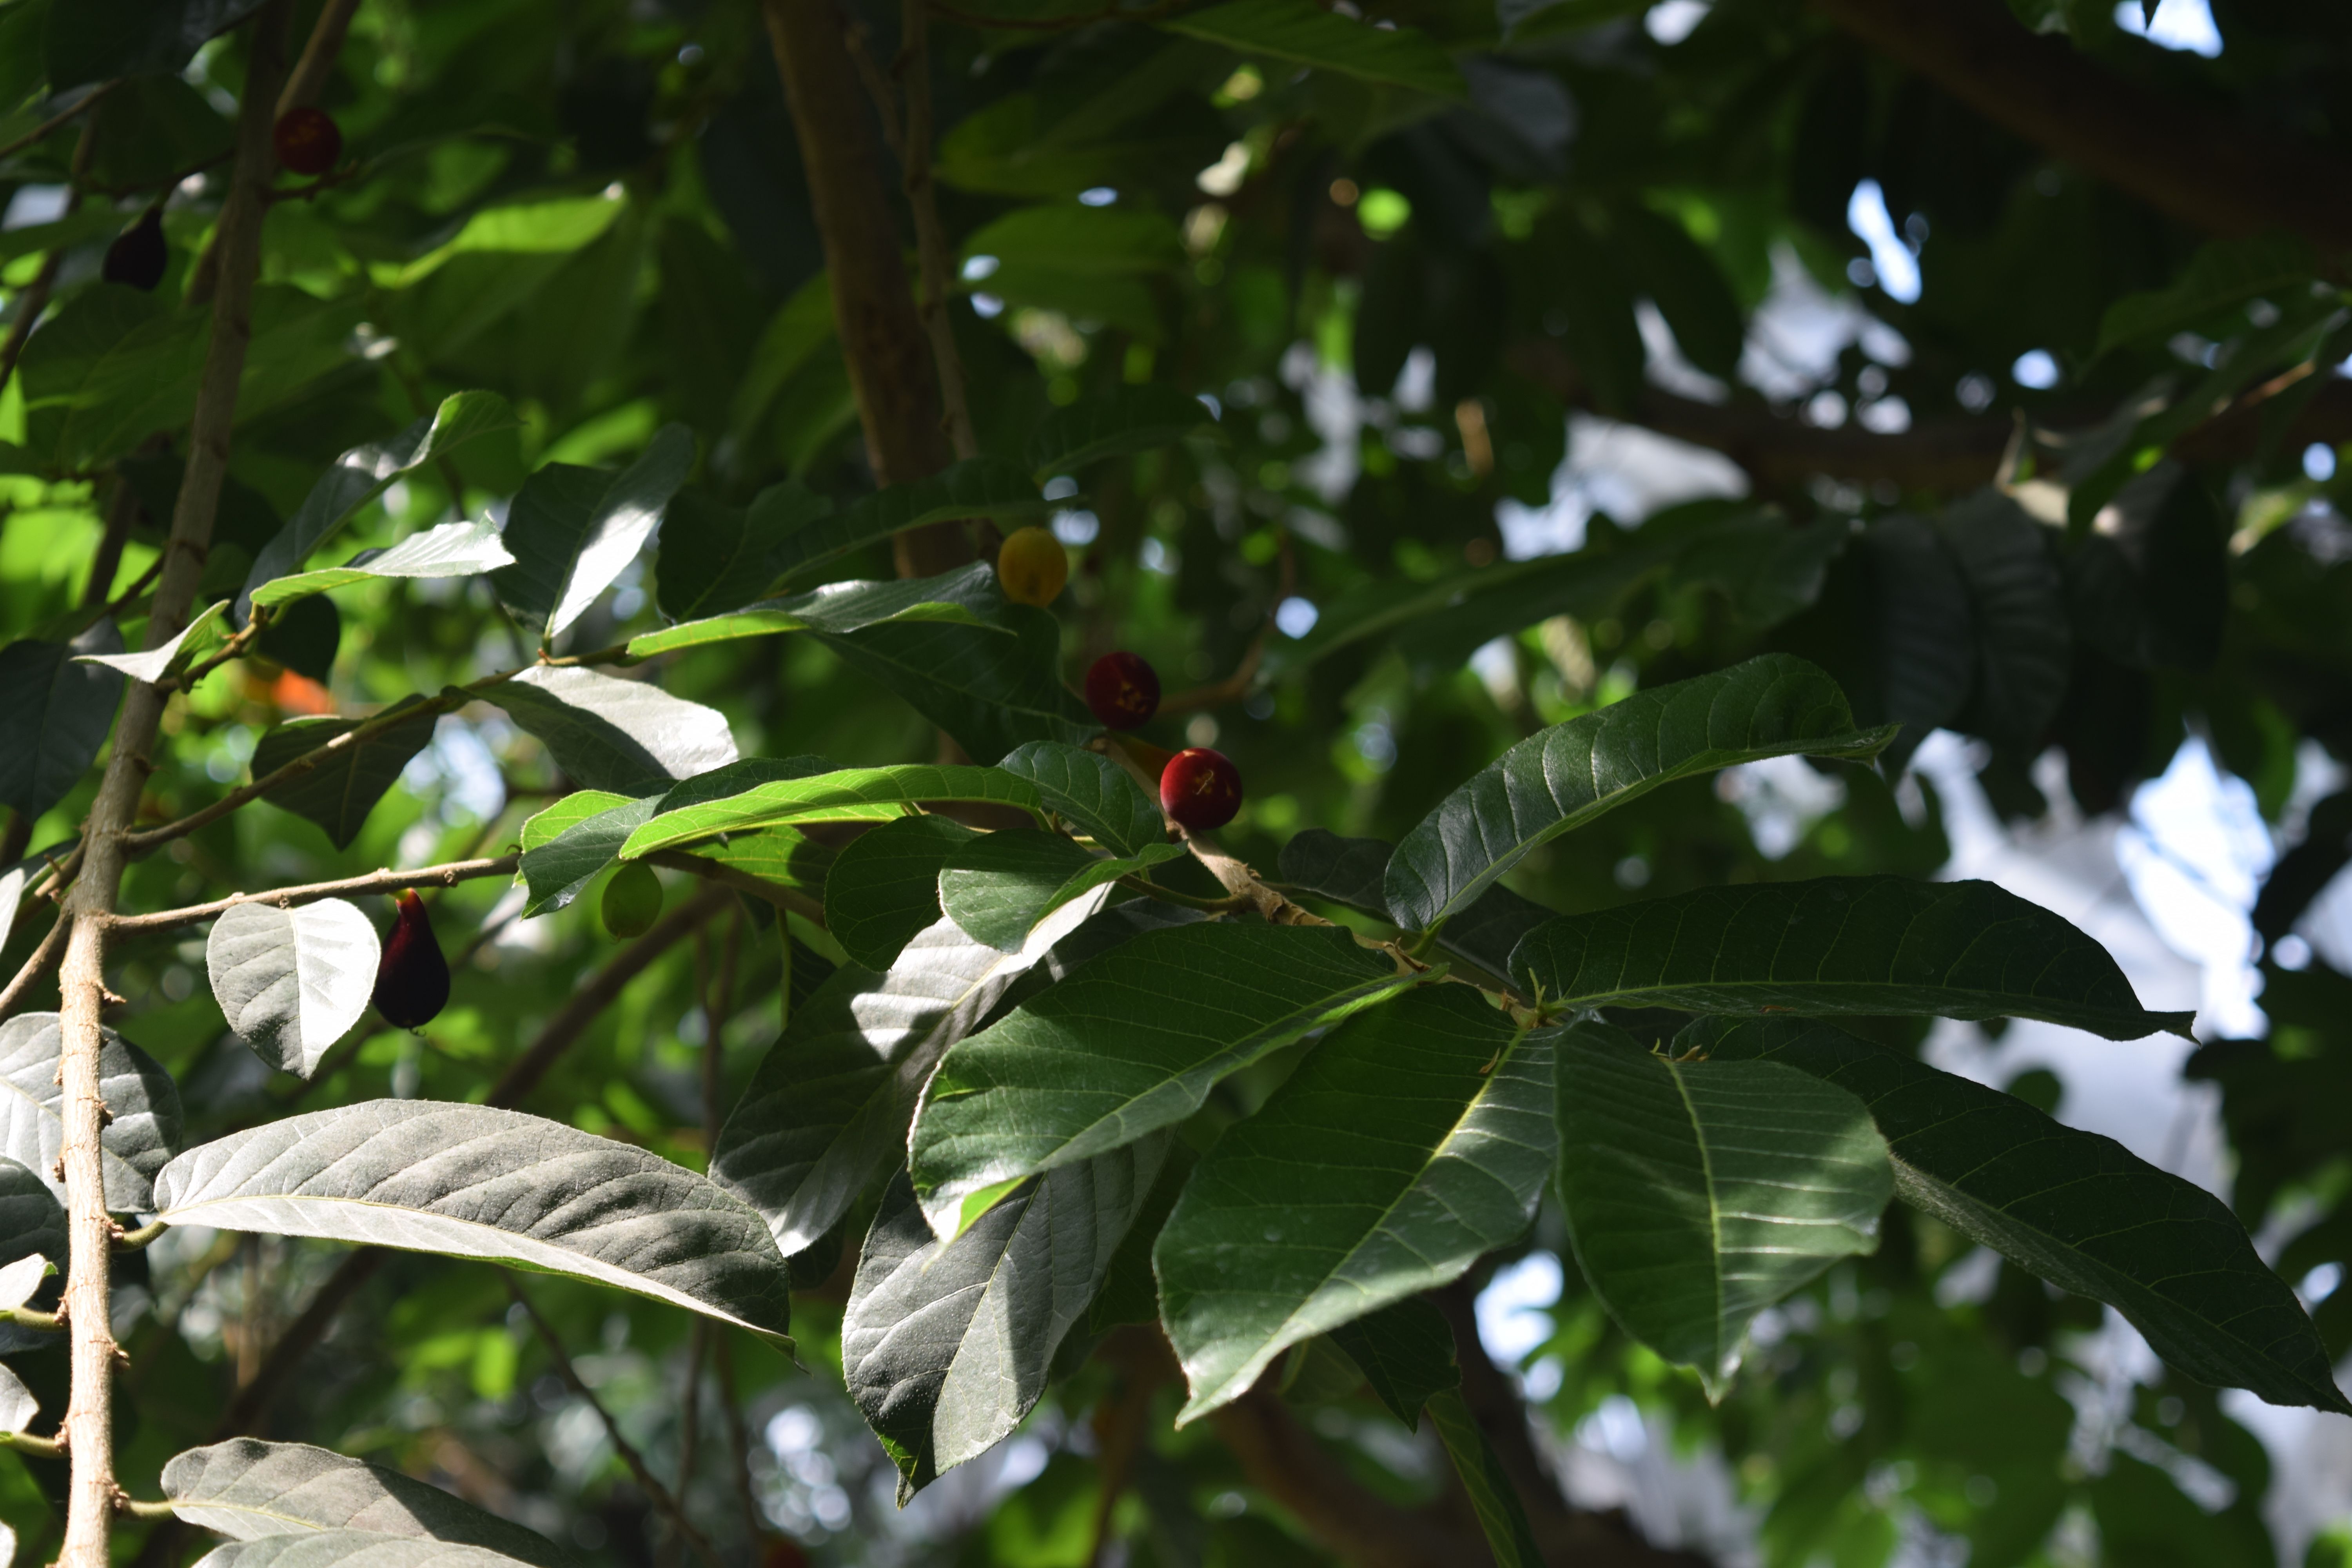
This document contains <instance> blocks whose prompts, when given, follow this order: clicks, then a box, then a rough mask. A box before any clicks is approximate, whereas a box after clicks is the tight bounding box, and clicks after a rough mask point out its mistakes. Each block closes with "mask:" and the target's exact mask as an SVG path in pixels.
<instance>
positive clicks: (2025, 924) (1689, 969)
mask: <svg viewBox="0 0 2352 1568" xmlns="http://www.w3.org/2000/svg"><path fill="white" fill-rule="evenodd" d="M1511 973H1512V974H1513V975H1514V976H1515V977H1516V978H1517V979H1518V980H1519V981H1521V982H1522V983H1523V984H1528V985H1530V986H1539V987H1541V989H1542V995H1543V998H1544V1001H1545V1003H1546V1005H1556V1006H1560V1007H1678V1008H1681V1009H1682V1010H1684V1011H1685V1012H1690V1013H1723V1014H1734V1015H1750V1016H1752V1015H1756V1014H1762V1013H1772V1012H1785V1013H1794V1014H1799V1015H1805V1016H1831V1015H1834V1014H1875V1013H1933V1014H1936V1015H1938V1016H1943V1017H1947V1018H2041V1019H2044V1020H2046V1021H2048V1022H2050V1023H2053V1024H2064V1025H2066V1026H2070V1027H2072V1028H2077V1029H2088V1030H2090V1031H2091V1032H2092V1033H2093V1034H2095V1035H2101V1036H2105V1037H2106V1038H2108V1039H2111V1040H2136V1039H2138V1038H2140V1037H2143V1036H2146V1035H2152V1034H2155V1033H2156V1032H2158V1030H2169V1031H2171V1032H2172V1033H2175V1034H2179V1035H2186V1034H2188V1032H2189V1019H2190V1018H2191V1016H2193V1015H2191V1014H2188V1013H2150V1012H2147V1011H2145V1010H2143V1009H2142V1008H2141V1006H2140V1005H2139V998H2138V997H2137V996H2136V995H2134V994H2133V993H2132V988H2131V982H2130V981H2128V980H2126V979H2125V978H2124V973H2123V971H2122V970H2120V969H2118V968H2116V961H2115V960H2114V959H2112V958H2110V957H2109V956H2107V950H2106V949H2105V948H2103V947H2101V946H2100V945H2099V944H2098V943H2097V942H2094V941H2092V940H2091V939H2090V938H2089V937H2087V936H2085V935H2084V934H2083V933H2082V932H2081V931H2077V930H2076V929H2075V928H2074V926H2072V925H2070V924H2068V923H2067V922H2066V921H2064V920H2063V919H2061V918H2060V917H2058V916H2057V915H2053V914H2052V913H2051V912H2050V911H2049V910H2045V909H2043V908H2042V907H2041V906H2040V905H2039V904H2032V903H2028V902H2026V901H2025V900H2023V899H2021V898H2019V897H2018V896H2017V895H2016V894H2014V893H2010V892H2006V891H2004V890H2002V889H2000V888H1997V887H1994V886H1993V885H1992V884H1991V883H1990V882H1917V881H1913V880H1911V879H1908V878H1905V877H1823V878H1820V879H1816V880H1812V881H1806V882H1774V883H1767V884H1762V885H1749V886H1747V887H1738V888H1701V889H1696V890H1695V891H1692V892H1688V893H1677V894H1675V895H1674V896H1673V897H1670V898H1664V899H1652V900H1647V901H1646V902H1643V903H1638V904H1627V905H1624V906H1622V907H1621V908H1618V909H1614V910H1604V911H1601V912H1600V913H1597V914H1590V915H1562V916H1560V917H1559V919H1557V920H1554V921H1549V922H1548V923H1546V924H1544V925H1541V926H1538V928H1536V930H1535V931H1531V932H1529V933H1528V936H1527V937H1526V938H1525V939H1524V940H1522V941H1521V942H1520V943H1519V945H1518V948H1517V951H1516V952H1513V953H1512V954H1511Z"/></svg>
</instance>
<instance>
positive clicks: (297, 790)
mask: <svg viewBox="0 0 2352 1568" xmlns="http://www.w3.org/2000/svg"><path fill="white" fill-rule="evenodd" d="M423 704H424V699H423V698H420V697H404V698H402V699H401V700H399V701H398V702H396V703H394V705H393V706H392V707H391V708H390V709H388V710H386V711H388V712H394V713H397V712H399V711H400V710H402V709H404V708H419V707H422V706H423ZM378 717H381V715H378ZM437 721H438V719H437V716H436V715H435V714H432V713H425V712H419V713H415V714H413V715H411V716H410V717H408V718H406V719H404V720H402V721H399V722H398V723H396V724H394V725H392V726H391V727H390V728H389V729H385V730H381V731H377V732H376V733H375V734H373V735H371V736H370V737H368V738H367V739H366V740H364V741H362V742H359V743H358V744H356V745H352V746H345V747H343V748H342V749H341V750H340V751H337V752H332V753H331V754H329V755H328V756H326V757H324V758H322V759H320V762H319V763H318V764H317V765H316V766H314V767H312V768H311V769H310V771H309V772H307V773H298V774H297V775H295V776H294V777H293V778H290V779H289V780H287V781H286V782H285V783H284V784H279V785H278V787H277V788H275V789H273V790H271V791H270V792H269V793H268V794H267V795H263V796H262V798H263V799H264V800H266V801H268V803H269V804H270V805H274V806H277V807H278V808H279V809H280V810H282V811H290V812H292V813H293V814H294V815H295V816H299V817H301V818H303V819H304V820H306V821H310V822H315V823H317V824H318V825H319V826H320V828H322V829H324V830H325V832H326V835H327V838H328V840H329V842H331V843H332V844H333V845H334V847H336V848H338V849H348V848H350V847H351V846H352V840H353V839H356V838H357V837H359V836H360V829H361V828H362V826H366V823H367V817H368V813H369V812H371V811H373V810H374V809H375V803H376V802H378V801H380V800H382V799H383V797H384V795H385V793H386V792H387V791H389V790H390V789H391V788H392V786H393V785H394V784H397V783H399V782H400V774H401V770H402V769H404V768H405V767H407V766H408V763H409V759H410V758H412V757H414V756H415V755H416V753H417V752H421V751H423V750H424V749H425V747H426V746H429V745H431V744H432V743H433V729H434V726H435V724H436V722H437ZM368 722H372V721H371V720H363V719H344V718H339V717H336V716H333V715H320V716H318V717H306V718H300V719H289V720H287V721H285V722H284V723H282V724H279V725H278V726H277V727H276V728H275V729H273V730H271V731H269V732H268V734H266V735H264V736H262V737H261V740H260V741H259V742H257V744H256V745H255V746H254V748H253V770H252V771H253V776H254V778H255V779H256V780H257V781H258V780H261V779H266V778H268V776H269V775H270V774H272V773H276V772H277V771H278V769H280V768H282V767H284V766H285V765H286V764H287V763H290V762H292V761H293V760H294V759H295V758H297V757H299V756H302V755H305V754H307V753H308V752H315V751H317V750H318V749H319V748H320V746H323V745H325V744H326V743H327V742H330V741H331V740H334V739H335V738H336V737H337V736H339V735H347V734H349V733H351V731H353V730H356V729H358V728H359V727H360V726H361V725H362V724H363V723H368Z"/></svg>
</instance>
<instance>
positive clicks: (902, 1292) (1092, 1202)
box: [841, 1135, 1170, 1504]
mask: <svg viewBox="0 0 2352 1568" xmlns="http://www.w3.org/2000/svg"><path fill="white" fill-rule="evenodd" d="M1169 1142H1170V1140H1169V1138H1168V1137H1167V1136H1165V1135H1162V1136H1160V1137H1157V1138H1149V1139H1145V1140H1144V1141H1142V1142H1139V1143H1136V1144H1132V1145H1130V1146H1129V1147H1127V1148H1124V1149H1120V1150H1118V1151H1115V1152H1111V1153H1108V1154H1103V1155H1099V1156H1097V1157H1096V1158H1095V1159H1092V1160H1088V1161H1087V1162H1086V1163H1083V1164H1076V1165H1070V1166H1066V1167H1065V1168H1064V1169H1062V1170H1058V1171H1055V1173H1053V1174H1051V1175H1049V1176H1046V1177H1044V1178H1042V1179H1041V1180H1038V1181H1035V1182H1032V1183H1029V1184H1026V1185H1024V1186H1023V1187H1022V1188H1021V1190H1020V1191H1018V1192H1016V1193H1014V1194H1013V1195H1012V1196H1010V1197H1008V1198H1006V1199H1005V1200H1004V1202H1003V1203H1001V1204H999V1205H997V1206H996V1208H995V1210H994V1211H993V1212H992V1213H991V1214H990V1215H988V1217H987V1218H985V1219H984V1220H982V1222H981V1223H980V1224H979V1225H977V1226H973V1227H972V1228H971V1229H970V1230H968V1231H965V1232H964V1233H963V1234H962V1235H961V1236H959V1237H956V1238H955V1239H954V1240H952V1241H945V1242H943V1241H940V1240H939V1239H938V1238H937V1237H934V1236H932V1234H931V1230H930V1226H928V1225H926V1224H924V1222H923V1215H922V1210H921V1209H920V1208H919V1207H917V1206H916V1204H915V1201H914V1193H913V1192H912V1190H911V1189H910V1188H909V1187H908V1185H907V1180H906V1177H905V1176H903V1175H901V1176H899V1177H898V1179H897V1180H896V1181H894V1182H892V1183H891V1184H890V1189H889V1191H888V1192H887V1194H885V1195H884V1197H883V1200H882V1208H881V1212H880V1213H878V1214H877V1215H875V1218H874V1226H873V1228H872V1229H871V1230H869V1231H868V1232H867V1233H866V1246H865V1249H864V1250H863V1252H861V1253H860V1254H859V1256H858V1259H857V1278H856V1282H855V1283H853V1284H852V1285H851V1286H850V1289H849V1306H848V1309H847V1310H846V1311H845V1312H844V1314H843V1316H842V1321H841V1362H842V1375H843V1377H844V1379H845V1382H846V1383H847V1384H848V1386H849V1396H850V1398H851V1399H853V1400H855V1401H856V1405H857V1408H858V1410H859V1412H860V1413H861V1414H863V1415H865V1417H866V1424H867V1425H869V1426H872V1427H873V1428H874V1431H875V1435H876V1436H879V1437H880V1438H881V1439H882V1445H883V1447H885V1448H886V1449H887V1450H888V1451H889V1454H890V1458H892V1460H893V1461H895V1462H896V1463H897V1465H898V1476H899V1480H898V1499H899V1501H900V1502H901V1503H902V1504H903V1503H904V1502H905V1501H906V1500H908V1498H910V1497H912V1496H913V1495H914V1494H915V1492H916V1491H918V1490H919V1489H921V1488H922V1487H924V1486H927V1485H929V1483H930V1481H931V1480H933V1479H935V1478H936V1477H937V1476H938V1475H939V1474H940V1472H941V1471H942V1470H947V1469H951V1468H954V1467H955V1466H957V1465H960V1464H962V1463H963V1462H964V1461H965V1460H967V1459H974V1458H979V1457H980V1456H981V1455H982V1454H983V1453H985V1452H987V1451H988V1450H989V1449H990V1448H992V1447H994V1446H995V1445H996V1444H997V1442H998V1441H1000V1440H1001V1439H1003V1437H1005V1436H1007V1435H1009V1434H1010V1433H1011V1432H1012V1431H1013V1428H1014V1427H1015V1426H1019V1425H1020V1424H1021V1419H1022V1417H1023V1416H1024V1415H1028V1414H1029V1411H1030V1409H1031V1408H1032V1407H1033V1406H1034V1405H1036V1403H1037V1400H1038V1397H1039V1396H1040V1395H1041V1394H1044V1393H1045V1384H1046V1381H1047V1378H1048V1375H1049V1374H1050V1373H1051V1371H1052V1368H1053V1364H1054V1352H1055V1351H1057V1350H1059V1349H1060V1348H1061V1344H1062V1341H1063V1338H1064V1337H1065V1336H1066V1335H1067V1334H1068V1333H1069V1331H1070V1330H1071V1329H1072V1328H1074V1327H1076V1325H1077V1324H1078V1323H1079V1322H1080V1321H1083V1320H1084V1318H1085V1317H1086V1314H1087V1306H1088V1305H1089V1303H1091V1302H1092V1301H1093V1300H1094V1296H1095V1291H1096V1290H1097V1288H1099V1287H1100V1286H1101V1284H1102V1282H1103V1278H1104V1276H1105V1275H1106V1274H1107V1273H1108V1271H1109V1268H1110V1264H1111V1259H1112V1258H1113V1256H1114V1255H1115V1254H1116V1253H1117V1252H1118V1245H1119V1242H1120V1240H1121V1238H1123V1237H1125V1236H1126V1235H1127V1230H1128V1226H1129V1225H1131V1224H1133V1223H1134V1220H1135V1217H1136V1215H1138V1214H1139V1212H1140V1211H1141V1210H1142V1208H1143V1206H1144V1204H1145V1201H1146V1199H1147V1198H1148V1197H1149V1196H1150V1192H1151V1185H1152V1178H1153V1177H1154V1176H1155V1175H1157V1174H1158V1173H1159V1171H1160V1163H1161V1161H1162V1160H1163V1159H1164V1158H1165V1156H1166V1154H1167V1152H1168V1145H1169Z"/></svg>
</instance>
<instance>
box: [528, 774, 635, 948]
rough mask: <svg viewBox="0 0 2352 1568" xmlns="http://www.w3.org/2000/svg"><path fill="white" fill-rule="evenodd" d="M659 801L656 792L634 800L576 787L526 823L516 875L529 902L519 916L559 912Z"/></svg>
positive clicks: (618, 854)
mask: <svg viewBox="0 0 2352 1568" xmlns="http://www.w3.org/2000/svg"><path fill="white" fill-rule="evenodd" d="M659 804H660V801H659V798H658V797H656V796H654V795H647V796H646V797H645V798H644V799H642V800H632V799H630V798H629V797H628V796H627V795H614V794H613V793H611V792H610V791H608V790H600V789H583V790H575V791H574V792H572V794H570V795H565V796H564V797H563V798H562V800H559V801H557V802H556V803H555V804H554V805H551V806H549V807H548V808H547V809H546V810H545V811H542V812H541V813H540V814H539V815H538V816H534V817H532V818H531V819H530V821H528V822H526V823H524V824H523V825H522V864H521V865H520V867H519V868H518V870H517V874H518V875H520V877H521V878H522V881H523V886H524V887H525V888H526V889H529V891H530V902H529V903H527V904H525V905H524V906H523V909H522V918H523V919H525V920H529V919H530V918H531V917H532V916H534V915H543V914H547V913H550V912H551V911H552V910H560V909H562V908H563V907H564V906H565V905H567V904H569V903H571V902H572V900H574V899H576V898H578V897H579V896H580V895H581V894H582V893H583V892H585V891H586V890H587V888H588V884H589V883H590V882H593V881H594V880H595V879H596V874H597V873H598V872H599V871H602V870H603V869H604V868H605V867H607V866H610V865H611V864H613V862H614V861H615V860H618V859H619V858H621V846H622V845H624V844H625V843H627V842H628V838H629V835H630V834H632V833H635V831H636V830H637V829H638V828H640V827H642V826H645V824H646V820H647V819H648V818H650V817H651V816H653V814H654V809H655V807H656V806H657V805H659Z"/></svg>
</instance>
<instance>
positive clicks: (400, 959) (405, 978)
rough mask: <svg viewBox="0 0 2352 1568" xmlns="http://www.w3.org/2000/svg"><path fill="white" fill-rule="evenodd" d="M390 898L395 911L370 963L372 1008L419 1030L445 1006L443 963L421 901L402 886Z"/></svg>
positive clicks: (445, 962)
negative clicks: (389, 929) (377, 956)
mask: <svg viewBox="0 0 2352 1568" xmlns="http://www.w3.org/2000/svg"><path fill="white" fill-rule="evenodd" d="M393 897H394V899H395V900H398V902H399V904H400V913H399V915H398V916H396V917H395V918H394V921H393V922H392V934H391V935H390V936H388V937H386V938H384V942H383V958H382V959H381V960H379V961H378V962H377V963H376V966H375V1010H376V1011H377V1012H379V1013H381V1014H383V1021H384V1022H385V1023H387V1024H391V1025H393V1026H395V1027H397V1028H403V1029H421V1028H423V1027H424V1026H425V1025H427V1024H429V1023H431V1022H432V1021H433V1020H434V1019H435V1018H436V1017H438V1016H440V1013H441V1009H442V1008H444V1007H446V1006H447V1005H449V961H448V960H447V959H446V958H444V957H442V956H441V944H440V942H437V941H436V940H434V936H433V921H432V919H431V917H429V916H428V915H426V914H425V900H422V899H420V898H418V897H417V896H416V894H415V890H414V889H408V888H403V889H401V890H400V891H399V892H397V893H394V895H393Z"/></svg>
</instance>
